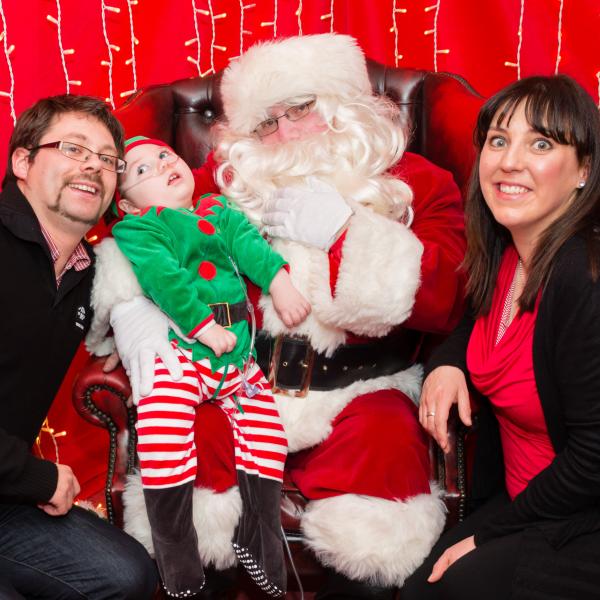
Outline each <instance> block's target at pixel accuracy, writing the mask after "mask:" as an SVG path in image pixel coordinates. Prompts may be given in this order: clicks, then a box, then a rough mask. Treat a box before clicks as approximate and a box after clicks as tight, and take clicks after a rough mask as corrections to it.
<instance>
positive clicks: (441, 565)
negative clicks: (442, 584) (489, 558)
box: [427, 536, 475, 583]
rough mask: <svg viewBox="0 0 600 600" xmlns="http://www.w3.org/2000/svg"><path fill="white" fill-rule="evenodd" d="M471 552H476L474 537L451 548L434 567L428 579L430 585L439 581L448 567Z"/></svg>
mask: <svg viewBox="0 0 600 600" xmlns="http://www.w3.org/2000/svg"><path fill="white" fill-rule="evenodd" d="M471 550H475V538H474V537H473V536H471V537H468V538H465V539H464V540H461V541H460V542H457V543H456V544H454V546H450V548H448V549H447V550H446V551H445V552H444V554H442V555H441V556H440V557H439V558H438V560H437V562H436V563H435V565H433V569H432V571H431V575H430V576H429V577H428V578H427V581H429V583H435V582H436V581H439V580H440V579H441V578H442V575H443V574H444V573H445V572H446V571H447V569H448V567H450V566H451V565H452V564H453V563H455V562H456V561H457V560H458V559H459V558H461V557H463V556H464V555H465V554H468V553H469V552H471Z"/></svg>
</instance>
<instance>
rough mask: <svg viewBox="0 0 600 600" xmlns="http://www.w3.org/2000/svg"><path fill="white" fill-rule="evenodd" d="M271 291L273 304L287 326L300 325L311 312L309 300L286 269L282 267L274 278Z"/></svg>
mask: <svg viewBox="0 0 600 600" xmlns="http://www.w3.org/2000/svg"><path fill="white" fill-rule="evenodd" d="M269 293H270V294H271V298H272V300H273V306H274V307H275V310H276V311H277V314H278V315H279V318H280V319H281V320H282V321H283V322H284V324H285V326H286V327H295V326H296V325H300V323H302V321H304V319H306V317H307V316H308V313H310V304H309V303H308V300H307V299H306V298H305V297H304V296H303V295H302V294H301V293H300V292H299V291H298V290H297V289H296V288H295V287H294V284H293V283H292V280H291V278H290V276H289V274H288V272H287V271H286V270H285V269H281V270H280V271H279V273H277V275H275V277H274V278H273V281H272V282H271V286H270V287H269Z"/></svg>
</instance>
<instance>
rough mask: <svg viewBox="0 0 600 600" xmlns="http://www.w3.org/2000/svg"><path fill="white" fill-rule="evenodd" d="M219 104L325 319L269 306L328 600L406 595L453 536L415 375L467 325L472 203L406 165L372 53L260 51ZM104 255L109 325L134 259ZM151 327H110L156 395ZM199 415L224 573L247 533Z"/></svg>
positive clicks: (285, 408) (134, 508)
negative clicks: (437, 342)
mask: <svg viewBox="0 0 600 600" xmlns="http://www.w3.org/2000/svg"><path fill="white" fill-rule="evenodd" d="M221 94H222V97H223V103H224V108H225V117H226V122H225V123H224V124H223V125H222V127H221V128H220V129H219V130H218V131H217V149H216V152H215V157H216V161H217V164H218V165H219V166H218V169H217V173H216V177H217V181H218V183H219V185H220V187H221V190H222V191H223V193H224V194H225V195H227V196H228V197H229V198H230V199H231V200H232V201H233V202H235V203H236V204H237V205H238V206H239V207H240V208H241V210H243V211H244V212H245V213H246V215H247V216H248V217H249V218H250V219H252V220H254V222H256V223H257V224H260V225H262V226H263V227H264V228H265V231H266V233H267V234H268V235H269V236H270V237H271V238H272V243H273V246H274V248H275V249H277V250H278V251H279V252H280V253H281V254H282V255H283V256H284V258H285V259H286V260H287V261H288V262H289V264H290V273H291V276H292V279H293V281H294V283H295V284H296V285H297V286H298V288H299V289H300V290H301V291H302V293H303V294H304V295H305V296H306V297H307V298H308V299H309V301H310V302H311V307H312V312H311V314H310V316H309V317H308V318H307V320H306V321H305V322H304V323H303V324H302V325H301V326H299V327H296V328H294V329H292V330H290V329H288V328H286V327H285V326H284V325H283V323H282V322H281V321H280V320H279V319H278V318H277V316H276V315H275V313H274V311H273V308H272V306H271V305H270V303H269V300H268V299H267V298H262V299H261V300H260V306H261V308H262V309H263V315H262V323H259V326H262V330H263V334H264V335H262V336H260V340H259V342H261V343H259V345H258V353H259V360H260V357H261V355H262V356H263V358H264V357H265V356H266V357H268V356H269V355H270V356H271V357H272V361H271V362H272V365H271V366H272V367H273V372H274V374H275V379H274V385H275V390H274V391H275V392H276V399H277V403H278V408H279V410H280V413H281V415H282V419H283V421H284V427H285V430H286V434H287V436H288V441H289V446H290V451H291V452H295V454H292V455H291V456H290V457H289V458H288V462H287V465H288V469H289V472H290V474H291V477H292V479H293V480H294V482H295V483H296V485H297V486H298V487H299V489H300V491H301V492H302V493H303V495H304V496H306V497H307V498H308V499H309V500H310V502H309V504H308V507H307V511H306V513H305V514H304V516H303V518H302V528H303V532H304V534H305V539H306V543H307V544H308V545H309V546H310V547H311V548H312V549H313V550H314V551H315V553H316V555H317V558H318V559H319V560H321V562H322V563H323V564H324V565H326V566H328V567H330V569H331V576H330V578H329V581H328V582H327V584H326V585H325V587H324V588H323V589H322V590H321V591H320V592H319V594H318V596H317V597H318V598H319V599H325V598H382V599H383V598H391V597H392V594H393V588H394V587H395V586H401V585H402V583H403V582H404V580H405V578H406V577H407V576H408V575H409V574H410V573H411V572H412V571H413V570H414V569H415V568H416V567H417V566H418V565H419V564H420V563H421V562H422V560H423V559H424V558H425V557H426V556H427V554H428V553H429V550H430V549H431V546H432V545H433V543H434V542H435V540H436V539H437V537H438V535H439V534H440V532H441V530H442V528H443V524H444V507H443V503H442V501H441V499H440V498H439V496H438V494H437V491H436V490H435V489H431V488H430V485H429V481H428V473H429V466H428V463H429V461H428V441H427V438H426V436H425V434H424V433H423V432H422V430H421V429H420V427H419V425H418V422H417V413H416V407H415V406H414V402H415V401H416V399H417V397H418V394H419V388H420V374H421V371H420V367H419V366H417V365H415V364H414V363H415V357H416V355H417V354H418V351H419V347H420V344H421V343H422V341H423V337H424V334H425V333H437V334H439V333H446V332H448V331H449V330H450V329H451V328H452V327H453V326H454V324H455V323H456V321H457V319H458V317H459V316H460V313H461V311H462V283H463V282H462V279H461V278H460V276H459V275H458V274H457V268H458V266H459V265H460V263H461V261H462V258H463V253H464V237H463V216H462V208H461V199H460V194H459V192H458V189H457V187H456V185H455V184H454V182H453V180H452V177H451V175H450V174H449V173H446V172H444V171H442V170H441V169H438V168H436V167H434V166H433V165H431V164H430V163H428V162H427V161H426V160H424V159H422V158H421V157H418V156H415V155H409V154H405V155H404V156H403V158H402V160H401V161H400V162H398V160H399V159H400V157H402V155H403V151H404V148H405V145H406V139H405V135H404V133H403V130H402V127H401V126H400V124H399V123H398V120H399V119H398V114H397V108H395V107H394V106H393V105H391V104H390V103H388V102H386V101H385V100H383V99H381V98H376V97H375V96H374V95H373V93H372V91H371V85H370V82H369V78H368V73H367V69H366V63H365V58H364V56H363V53H362V52H361V51H360V49H359V48H358V47H357V45H356V42H355V41H354V40H353V39H352V38H350V37H348V36H342V35H333V34H324V35H316V36H304V37H301V38H288V39H285V40H282V41H279V40H278V41H274V42H269V43H265V44H262V45H258V46H254V47H253V48H251V49H249V50H248V51H247V52H246V53H245V54H244V55H243V56H241V57H240V58H239V59H238V60H236V61H234V62H232V63H231V65H230V66H229V67H228V69H227V70H226V71H225V73H224V75H223V79H222V85H221ZM197 175H198V180H199V181H206V177H203V175H205V173H203V172H200V173H198V174H197ZM413 214H414V222H412V221H413ZM411 222H412V225H411ZM104 244H105V245H104V247H103V248H101V250H100V252H101V254H102V262H103V264H104V265H108V264H110V265H112V266H111V267H110V268H109V267H107V268H106V272H107V276H106V278H105V279H103V284H102V286H99V287H103V286H104V285H106V288H104V289H102V291H100V290H99V294H98V296H97V297H96V300H97V302H98V305H99V310H98V314H108V311H109V309H110V305H111V301H114V298H115V297H118V299H119V300H120V301H125V300H128V299H129V298H130V297H131V294H132V293H133V292H132V290H133V286H132V284H131V276H130V275H127V273H126V272H125V269H122V268H121V269H117V267H116V266H115V265H118V264H121V261H122V259H120V258H119V257H118V255H117V254H116V253H115V252H114V248H113V247H111V245H110V242H105V243H104ZM102 269H103V270H104V266H103V267H102ZM109 271H110V272H111V273H110V275H108V272H109ZM116 271H119V272H120V276H119V277H117V275H116ZM111 281H112V282H113V284H112V286H113V287H112V289H111ZM123 289H127V290H128V292H127V293H123V291H122V290H123ZM104 294H105V295H106V297H105V298H101V295H104ZM128 294H129V295H128ZM109 299H112V300H109ZM142 313H143V314H144V315H148V316H147V317H144V318H148V319H154V318H156V315H155V313H153V312H152V311H151V310H149V309H148V307H147V306H146V305H143V304H142V303H140V300H139V299H137V300H131V301H130V307H128V303H126V302H122V303H121V304H120V305H119V306H118V307H116V309H115V310H113V315H112V323H113V327H114V329H115V336H116V338H117V345H118V346H119V348H120V350H121V349H122V354H125V356H124V360H125V361H126V363H127V365H128V366H129V370H130V371H131V372H132V373H133V374H134V375H135V379H134V384H135V385H134V388H136V389H137V390H139V389H141V391H142V392H144V393H148V391H149V389H150V388H151V385H149V384H148V381H147V380H146V379H145V378H144V372H145V371H146V370H145V369H142V370H141V371H140V364H141V363H140V360H138V356H142V355H143V353H144V352H147V350H148V348H149V347H150V346H151V344H150V345H148V344H144V343H142V342H141V341H140V340H139V339H138V338H134V337H133V336H131V335H130V334H129V332H128V327H127V322H128V321H129V320H130V319H131V315H132V314H133V315H135V318H136V319H142V317H141V314H142ZM105 327H106V324H104V327H103V326H99V327H98V333H101V332H102V331H104V329H105ZM158 337H161V336H158ZM273 340H274V341H273ZM133 350H135V352H134V351H133ZM150 356H152V358H153V354H152V353H150ZM267 362H268V358H267ZM140 384H141V385H140ZM198 413H199V414H200V413H202V422H203V424H204V425H203V428H202V432H201V433H200V434H199V436H198V437H197V440H196V446H197V448H198V452H199V453H202V454H203V456H204V457H205V461H204V463H205V464H209V463H210V464H211V467H210V468H208V467H207V468H206V469H205V470H202V469H201V472H200V473H199V475H198V478H197V480H196V484H197V485H198V486H199V487H201V488H204V489H201V490H197V491H198V494H197V505H196V507H195V511H196V514H197V515H199V517H197V518H198V522H200V523H202V525H201V527H202V529H201V530H199V531H198V534H199V544H200V551H201V554H202V556H203V558H204V560H205V562H212V563H213V564H215V565H216V566H217V567H218V568H224V567H227V566H229V565H231V564H232V563H233V561H234V560H235V556H234V555H233V553H232V551H231V549H230V547H228V544H227V542H228V541H229V540H230V539H231V537H232V535H233V531H234V529H235V527H236V524H237V520H238V518H239V509H238V508H237V506H238V505H239V494H237V492H236V490H235V488H234V487H232V486H235V478H234V477H233V476H232V475H231V471H232V468H231V465H232V464H233V463H232V461H231V459H230V458H229V456H230V455H231V454H232V450H231V446H229V447H228V446H227V444H226V443H224V442H223V440H226V439H227V436H226V434H224V433H223V431H224V429H223V424H222V421H223V419H222V418H221V417H220V416H219V415H218V414H217V413H215V412H214V410H213V407H211V406H210V405H203V406H202V407H201V408H200V409H199V411H198ZM209 413H210V414H209ZM210 418H212V423H211V424H210V425H208V421H209V419H210ZM208 456H212V457H213V458H212V459H209V458H208ZM207 488H208V489H207ZM139 498H140V496H139V490H138V489H137V488H136V484H135V482H133V481H132V482H131V485H130V486H129V489H128V490H127V492H126V497H125V500H126V513H125V519H126V528H127V530H128V531H130V532H132V533H133V534H134V535H135V536H136V537H137V538H138V539H142V540H144V543H145V544H146V545H147V547H150V544H149V540H148V535H147V523H145V522H144V521H143V518H141V516H140V515H142V513H143V511H141V510H140V505H139Z"/></svg>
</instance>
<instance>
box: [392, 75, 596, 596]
mask: <svg viewBox="0 0 600 600" xmlns="http://www.w3.org/2000/svg"><path fill="white" fill-rule="evenodd" d="M475 141H476V145H477V147H478V160H477V169H475V171H474V175H473V178H472V181H471V189H470V193H469V197H468V199H467V205H466V218H467V241H468V249H467V255H466V258H465V267H466V268H467V270H468V273H469V283H468V292H469V296H470V301H471V306H472V311H471V313H470V314H469V315H468V316H466V317H465V318H464V320H463V322H462V323H461V325H459V327H458V328H457V330H456V331H455V332H454V333H453V334H452V335H451V336H450V338H449V339H448V340H447V341H446V343H445V344H444V345H442V346H441V347H440V348H439V350H438V352H436V354H435V355H434V357H433V359H432V364H430V365H429V369H428V372H429V375H428V377H427V378H426V380H425V384H424V386H423V392H422V396H421V405H420V409H419V410H420V415H419V416H420V421H421V423H422V424H423V426H424V427H425V428H426V429H427V430H428V431H429V432H430V433H431V434H432V435H433V436H434V437H435V439H436V440H437V441H438V443H440V445H441V447H442V448H443V449H444V450H446V449H447V433H446V421H447V416H448V412H449V409H450V407H451V405H452V404H454V403H457V404H458V407H459V414H460V416H461V418H462V420H463V422H465V423H466V424H470V422H471V418H470V407H469V392H468V385H472V386H473V388H474V389H475V390H476V391H478V392H479V393H481V394H482V395H483V396H485V397H487V398H488V399H489V401H490V403H491V406H492V409H493V412H494V414H495V415H496V417H497V420H498V425H499V430H500V439H501V442H502V451H503V455H504V465H505V468H504V481H505V486H506V491H505V492H503V493H502V494H500V495H498V496H496V497H494V498H493V499H492V500H491V501H490V502H488V503H487V504H486V505H484V506H483V507H482V508H480V509H479V510H477V511H475V512H474V513H473V514H472V515H471V516H470V517H469V518H467V519H466V520H465V521H464V522H463V523H462V524H460V525H459V526H457V527H456V528H455V529H454V530H451V531H450V532H448V533H447V534H446V535H444V536H443V537H442V538H441V539H440V541H439V542H438V544H437V545H436V547H435V548H434V550H433V551H432V554H431V555H430V557H429V559H427V560H426V562H425V563H424V564H423V565H422V566H421V567H420V568H419V569H418V570H417V572H416V573H415V574H414V575H413V577H411V578H410V579H409V580H408V582H407V584H406V586H405V588H404V590H403V595H402V598H403V600H404V599H405V598H407V599H409V600H410V599H412V598H419V599H422V600H425V599H429V598H432V599H433V598H444V599H452V598H457V599H458V598H460V599H461V600H467V599H470V598H478V599H479V598H486V599H489V598H502V599H504V598H540V599H542V598H543V599H544V600H548V599H550V598H561V599H565V598H597V597H600V561H598V560H597V557H598V548H600V281H599V277H598V275H599V271H600V231H599V227H598V225H599V222H600V220H599V207H600V200H599V198H600V148H599V144H600V118H599V115H598V109H597V107H596V106H595V104H594V102H593V101H592V99H591V98H590V97H589V96H588V94H587V93H586V92H585V91H584V90H583V89H582V88H581V87H580V86H579V85H578V84H577V83H575V82H574V81H573V80H572V79H570V78H568V77H565V76H556V77H531V78H528V79H524V80H521V81H518V82H515V83H514V84H512V85H510V86H509V87H507V88H506V89H504V90H502V91H501V92H499V93H498V94H496V95H495V96H494V97H492V98H491V99H490V100H488V102H486V104H485V105H484V106H483V108H482V110H481V112H480V115H479V119H478V122H477V127H476V131H475ZM467 381H468V382H469V384H467Z"/></svg>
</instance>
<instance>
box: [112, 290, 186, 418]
mask: <svg viewBox="0 0 600 600" xmlns="http://www.w3.org/2000/svg"><path fill="white" fill-rule="evenodd" d="M110 324H111V325H112V328H113V332H114V336H115V345H116V346H117V351H118V352H119V355H120V356H121V361H122V362H123V366H124V367H125V370H126V371H127V375H129V382H130V383H131V392H132V396H133V403H134V404H135V405H136V406H137V403H138V402H139V400H140V397H141V396H147V395H148V394H149V393H150V392H151V391H152V387H153V385H154V360H155V358H156V356H160V358H161V359H162V361H163V363H164V364H165V366H166V367H167V369H168V370H169V373H170V374H171V377H172V378H173V379H174V380H176V381H177V380H178V379H181V377H182V375H183V371H182V368H181V364H180V363H179V359H178V358H177V354H175V351H174V350H173V348H172V347H171V344H170V342H169V337H168V332H169V319H168V317H167V315H165V314H164V313H163V312H162V311H161V310H160V309H159V308H158V307H157V306H156V305H155V304H153V303H152V302H151V301H150V300H148V298H145V297H144V296H137V297H136V298H134V299H133V300H129V301H128V302H121V304H117V305H116V306H115V307H114V308H113V309H112V310H111V312H110Z"/></svg>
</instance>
